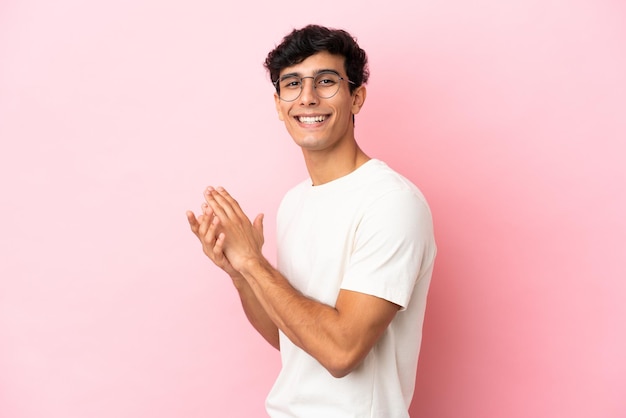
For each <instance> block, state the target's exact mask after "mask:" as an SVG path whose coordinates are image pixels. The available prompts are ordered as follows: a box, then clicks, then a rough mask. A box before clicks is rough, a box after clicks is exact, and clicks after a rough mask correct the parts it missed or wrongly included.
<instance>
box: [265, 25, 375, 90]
mask: <svg viewBox="0 0 626 418" xmlns="http://www.w3.org/2000/svg"><path fill="white" fill-rule="evenodd" d="M319 52H328V53H330V54H333V55H339V56H342V57H344V58H345V63H344V67H345V68H344V69H345V72H346V75H347V76H348V79H349V80H350V81H351V84H350V93H352V92H353V91H354V90H355V89H356V88H357V87H359V86H361V85H363V84H366V83H367V79H368V78H369V69H368V67H367V55H366V54H365V51H364V50H362V49H361V48H360V47H359V45H358V44H357V43H356V41H355V39H354V38H353V37H352V36H351V35H350V34H349V33H348V32H346V31H344V30H341V29H330V28H326V27H323V26H318V25H309V26H306V27H304V28H302V29H295V30H293V31H292V32H291V33H290V34H288V35H287V36H285V37H284V38H283V40H282V42H281V43H280V45H278V46H277V47H276V48H275V49H274V50H272V51H271V52H270V53H269V54H268V55H267V58H266V59H265V68H266V69H267V70H268V72H269V74H270V78H271V80H272V83H274V84H275V85H276V88H277V90H278V85H277V84H276V81H277V80H278V78H279V77H280V72H281V71H282V70H283V69H285V68H287V67H291V66H293V65H295V64H298V63H300V62H302V61H304V60H305V59H306V58H308V57H310V56H312V55H315V54H317V53H319Z"/></svg>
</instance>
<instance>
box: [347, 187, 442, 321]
mask: <svg viewBox="0 0 626 418" xmlns="http://www.w3.org/2000/svg"><path fill="white" fill-rule="evenodd" d="M434 254H435V242H434V235H433V225H432V217H431V213H430V210H429V208H428V206H427V204H426V202H425V201H424V200H423V199H422V198H421V197H420V196H419V195H417V194H415V193H413V192H412V191H409V190H397V191H393V192H389V193H387V194H385V195H384V196H382V197H380V198H378V199H376V200H375V201H374V202H373V203H372V204H371V205H369V206H368V207H367V209H366V210H365V212H364V214H363V217H362V218H361V221H360V222H359V225H358V228H357V230H356V237H355V245H354V248H353V252H352V255H351V258H350V262H349V264H348V269H347V271H346V274H345V276H344V278H343V281H342V284H341V288H342V289H345V290H351V291H355V292H360V293H365V294H369V295H373V296H377V297H379V298H382V299H386V300H388V301H390V302H393V303H395V304H397V305H400V307H401V308H402V309H405V308H406V307H407V306H408V303H409V300H410V299H411V294H412V293H413V288H414V287H415V284H416V283H417V281H418V280H419V278H420V277H421V274H422V272H424V271H426V270H427V269H428V267H429V266H430V263H432V262H433V260H434Z"/></svg>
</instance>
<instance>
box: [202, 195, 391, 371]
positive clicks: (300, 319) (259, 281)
mask: <svg viewBox="0 0 626 418" xmlns="http://www.w3.org/2000/svg"><path fill="white" fill-rule="evenodd" d="M207 203H208V204H209V205H210V206H211V208H212V210H213V212H214V213H215V215H216V223H217V224H219V225H220V228H221V231H222V232H221V233H220V234H219V236H218V238H217V239H216V241H215V245H214V247H213V251H214V252H216V253H223V254H225V256H226V258H227V259H228V261H229V262H230V263H231V265H232V267H233V268H234V269H235V270H237V271H238V272H240V273H241V274H242V276H243V277H244V278H245V280H246V282H247V283H248V284H249V286H250V288H251V290H252V291H253V293H254V295H255V296H256V299H257V301H258V302H259V304H260V305H261V306H262V307H263V309H264V311H265V312H266V313H267V315H268V316H269V318H270V319H271V320H272V322H273V323H274V324H276V325H277V326H278V328H279V329H280V330H281V331H282V332H283V333H284V334H285V335H286V336H287V337H288V338H289V339H290V340H291V341H292V342H293V343H294V344H296V345H297V346H299V347H300V348H302V349H303V350H305V351H306V352H307V353H309V354H310V355H311V356H312V357H314V358H315V359H317V360H318V361H319V362H320V364H322V365H323V366H324V367H325V368H326V369H327V370H328V371H329V372H330V373H331V374H332V375H333V376H335V377H343V376H345V375H347V374H348V373H350V372H351V371H352V370H353V369H354V368H356V367H357V366H358V365H359V364H360V363H361V362H362V361H363V359H364V358H365V356H366V355H367V354H368V353H369V351H370V350H371V349H372V347H373V346H374V345H375V344H376V341H378V339H379V338H380V336H381V335H382V334H383V332H384V331H385V329H386V328H387V326H388V325H389V323H390V322H391V320H392V319H393V318H394V316H395V314H396V313H397V311H398V309H399V306H398V305H396V304H394V303H392V302H389V301H387V300H384V299H381V298H378V297H375V296H371V295H366V294H363V293H358V292H352V291H348V290H341V291H340V292H339V296H338V298H337V302H336V304H335V306H334V307H332V306H329V305H326V304H323V303H320V302H317V301H315V300H312V299H310V298H308V297H306V296H304V295H302V294H301V293H299V292H298V291H297V290H296V289H295V288H293V287H292V286H291V285H290V283H289V281H288V280H287V279H286V278H285V277H283V276H282V275H281V274H280V272H278V271H277V270H276V269H275V268H273V267H272V266H271V265H270V263H269V262H268V261H267V260H266V259H265V258H264V257H263V254H262V252H261V246H260V245H259V243H258V240H257V238H256V237H255V235H256V233H255V227H254V225H253V224H252V223H250V220H249V219H248V217H247V216H246V215H245V214H244V213H243V211H242V210H241V208H240V207H239V205H238V204H237V202H236V201H235V200H234V199H233V198H232V197H231V196H230V195H229V194H228V193H227V192H226V191H225V190H223V189H221V188H220V189H218V190H213V189H209V193H208V194H207ZM255 222H256V221H255ZM208 245H210V243H209V244H208Z"/></svg>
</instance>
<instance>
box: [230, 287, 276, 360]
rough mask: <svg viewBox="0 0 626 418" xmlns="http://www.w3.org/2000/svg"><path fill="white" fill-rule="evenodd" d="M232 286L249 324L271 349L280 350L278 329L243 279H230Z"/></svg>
mask: <svg viewBox="0 0 626 418" xmlns="http://www.w3.org/2000/svg"><path fill="white" fill-rule="evenodd" d="M232 280H233V284H234V285H235V288H236V289H237V292H238V293H239V298H240V299H241V306H242V307H243V310H244V313H245V314H246V317H247V318H248V321H250V324H252V326H253V327H254V329H256V330H257V331H258V333H259V334H261V336H262V337H263V338H265V340H266V341H267V342H268V343H270V345H272V347H274V348H276V349H277V350H280V342H279V338H278V327H277V326H276V324H274V322H273V321H272V320H271V319H270V317H269V316H268V314H267V312H266V311H265V309H264V308H263V306H262V305H261V303H260V302H259V300H258V299H257V297H256V295H255V294H254V292H253V291H252V289H251V288H250V285H249V284H248V283H247V282H246V280H245V279H244V278H243V277H236V278H232Z"/></svg>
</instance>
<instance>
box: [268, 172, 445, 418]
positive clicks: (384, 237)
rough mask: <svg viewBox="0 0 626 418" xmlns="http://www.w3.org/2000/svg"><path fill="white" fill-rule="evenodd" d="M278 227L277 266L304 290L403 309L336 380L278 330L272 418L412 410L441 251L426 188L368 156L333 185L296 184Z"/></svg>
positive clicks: (329, 299) (389, 416)
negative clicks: (354, 295)
mask: <svg viewBox="0 0 626 418" xmlns="http://www.w3.org/2000/svg"><path fill="white" fill-rule="evenodd" d="M277 229H278V231H277V232H278V270H279V271H280V272H281V273H282V274H283V275H284V276H285V277H286V278H287V279H288V280H289V282H290V283H291V284H292V285H293V286H294V287H295V288H296V289H298V290H299V291H300V292H302V293H303V294H304V295H306V296H308V297H310V298H312V299H314V300H317V301H319V302H322V303H325V304H327V305H330V306H335V302H336V300H337V295H338V294H339V290H340V289H346V290H351V291H356V292H361V293H366V294H369V295H374V296H377V297H380V298H383V299H386V300H389V301H391V302H393V303H395V304H398V305H400V306H401V307H402V309H401V310H400V311H399V312H398V314H397V315H396V317H395V318H394V320H393V321H392V322H391V324H390V325H389V327H388V328H387V330H386V331H385V332H384V334H383V335H382V337H381V338H380V340H379V341H378V342H377V343H376V345H375V346H374V347H373V348H372V350H371V351H370V353H369V354H368V355H367V357H366V358H365V360H364V361H363V363H362V364H361V365H359V366H358V367H357V368H356V369H355V370H353V371H352V372H351V373H350V374H349V375H347V376H345V377H343V378H339V379H338V378H335V377H333V376H332V375H331V374H330V373H329V372H328V371H327V370H326V369H325V368H324V367H322V366H321V365H320V364H319V363H318V361H317V360H315V359H314V358H313V357H311V356H310V355H309V354H307V353H306V352H304V351H303V350H302V349H300V348H299V347H297V346H296V345H294V344H293V343H292V342H291V341H290V340H289V339H288V338H287V337H286V336H285V335H284V334H283V333H282V332H281V333H280V352H281V359H282V365H283V367H282V370H281V372H280V374H279V376H278V378H277V380H276V383H275V384H274V387H273V388H272V390H271V392H270V394H269V395H268V398H267V401H266V407H267V411H268V413H269V414H270V416H271V417H273V418H283V417H297V418H307V417H311V418H335V417H336V418H344V417H379V418H396V417H397V418H400V417H408V408H409V405H410V403H411V398H412V396H413V390H414V386H415V373H416V370H417V358H418V354H419V348H420V343H421V338H422V323H423V320H424V310H425V307H426V295H427V292H428V287H429V284H430V278H431V274H432V269H433V264H434V259H435V253H436V246H435V240H434V235H433V225H432V218H431V213H430V209H429V208H428V204H427V203H426V200H425V199H424V196H423V195H422V193H421V192H420V191H419V190H418V189H417V188H416V187H415V185H413V184H412V183H411V182H410V181H409V180H407V179H406V178H404V177H402V176H401V175H399V174H398V173H396V172H395V171H393V170H392V169H390V168H389V167H388V166H387V165H386V164H385V163H383V162H382V161H379V160H369V161H368V162H366V163H365V164H363V165H362V166H361V167H359V168H358V169H357V170H355V171H353V172H352V173H350V174H348V175H346V176H344V177H341V178H339V179H337V180H334V181H332V182H329V183H326V184H323V185H320V186H312V185H311V181H310V180H307V181H305V182H303V183H300V184H299V185H298V186H296V187H294V188H293V189H292V190H290V191H289V192H288V193H287V194H286V195H285V197H284V199H283V201H282V203H281V205H280V208H279V211H278V223H277Z"/></svg>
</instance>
